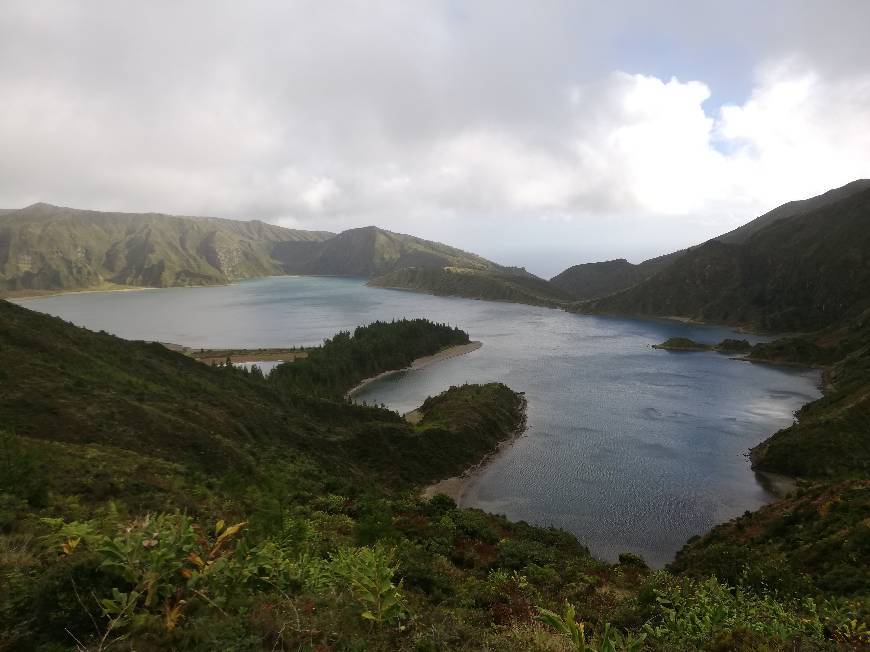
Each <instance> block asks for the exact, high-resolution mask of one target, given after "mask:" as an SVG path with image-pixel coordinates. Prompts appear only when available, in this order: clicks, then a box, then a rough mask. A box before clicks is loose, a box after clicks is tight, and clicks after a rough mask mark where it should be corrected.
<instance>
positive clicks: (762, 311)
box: [578, 189, 870, 332]
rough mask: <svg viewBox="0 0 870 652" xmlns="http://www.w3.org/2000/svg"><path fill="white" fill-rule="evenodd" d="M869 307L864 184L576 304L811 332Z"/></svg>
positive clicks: (868, 211) (869, 231)
mask: <svg viewBox="0 0 870 652" xmlns="http://www.w3.org/2000/svg"><path fill="white" fill-rule="evenodd" d="M868 306H870V189H868V190H863V191H859V192H857V193H852V194H850V195H849V196H847V197H846V198H845V199H840V200H838V201H835V202H833V203H828V204H825V205H824V206H822V207H821V208H816V209H814V210H810V211H809V212H807V213H804V214H802V215H799V216H794V217H791V218H790V219H787V220H778V221H775V222H773V223H771V224H768V225H767V226H764V227H762V228H760V229H758V230H757V231H755V232H754V233H752V234H751V235H749V236H748V237H747V238H746V240H745V241H744V242H742V243H738V242H720V241H718V240H712V241H710V242H707V243H705V244H703V245H701V246H699V247H696V248H694V249H692V250H690V251H688V252H686V253H685V254H684V255H683V256H681V257H680V258H679V259H678V260H677V261H675V262H674V263H672V264H671V265H670V266H669V267H667V268H666V269H665V270H662V271H660V272H659V273H658V274H656V275H655V276H653V277H652V278H650V279H648V280H646V281H644V282H642V283H640V284H639V285H636V286H635V287H632V288H630V289H628V290H624V291H622V292H619V293H616V294H613V295H611V296H608V297H603V298H601V299H596V300H593V301H590V302H586V303H583V304H580V305H579V307H578V309H579V310H582V311H591V312H604V313H623V314H635V315H656V316H668V317H669V316H679V317H686V318H691V319H698V320H703V321H709V322H717V323H725V324H734V325H743V326H750V327H753V328H758V329H762V330H768V331H779V332H784V331H785V332H788V331H814V330H817V329H820V328H824V327H826V326H829V325H831V324H834V323H836V322H838V321H840V320H843V319H846V318H848V317H850V316H852V315H855V314H858V313H860V312H861V311H862V310H863V309H865V308H866V307H868Z"/></svg>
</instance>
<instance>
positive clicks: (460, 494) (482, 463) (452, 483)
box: [409, 396, 529, 507]
mask: <svg viewBox="0 0 870 652" xmlns="http://www.w3.org/2000/svg"><path fill="white" fill-rule="evenodd" d="M522 399H523V404H522V407H521V408H520V409H521V411H522V418H521V420H520V423H519V424H518V425H517V427H516V429H515V430H514V431H513V432H512V433H511V435H510V436H509V437H508V438H507V439H504V440H502V441H500V442H499V443H498V446H496V448H495V450H493V451H491V452H489V453H487V454H486V455H484V456H483V457H482V458H481V459H479V460H478V461H477V462H475V463H474V464H472V465H471V466H469V467H468V468H467V469H465V470H464V471H463V472H462V473H460V474H459V475H454V476H452V477H449V478H444V479H443V480H439V481H438V482H433V483H432V484H430V485H426V486H425V487H423V489H422V491H421V492H420V495H421V496H422V497H423V498H426V499H427V500H428V499H431V498H432V497H433V496H436V495H437V494H444V495H446V496H450V497H451V498H452V499H453V500H454V501H455V502H456V505H457V507H462V504H461V501H462V499H463V498H464V497H465V492H466V491H467V490H468V488H469V486H470V484H471V481H472V480H474V478H475V476H477V475H478V474H479V473H480V472H481V471H483V470H484V469H486V468H487V467H488V466H489V465H490V464H492V462H493V461H494V460H495V458H496V457H498V456H499V455H501V454H502V453H503V452H505V451H506V450H507V449H508V448H510V447H511V446H513V445H514V444H515V443H516V441H517V440H518V439H519V438H520V437H522V436H523V435H524V434H525V433H526V430H528V426H529V424H528V419H527V417H526V408H527V406H528V401H527V400H526V397H525V396H523V397H522ZM409 414H410V412H409Z"/></svg>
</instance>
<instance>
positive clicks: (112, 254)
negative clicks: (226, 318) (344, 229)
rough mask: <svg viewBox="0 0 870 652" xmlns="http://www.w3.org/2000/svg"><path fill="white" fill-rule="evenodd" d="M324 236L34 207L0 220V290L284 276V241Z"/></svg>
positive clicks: (213, 221)
mask: <svg viewBox="0 0 870 652" xmlns="http://www.w3.org/2000/svg"><path fill="white" fill-rule="evenodd" d="M331 236H332V234H331V233H323V232H317V231H297V230H291V229H284V228H281V227H278V226H273V225H270V224H265V223H264V222H259V221H252V222H239V221H235V220H221V219H215V218H186V217H185V218H182V217H173V216H171V215H159V214H154V213H148V214H132V213H101V212H97V211H81V210H74V209H71V208H61V207H58V206H50V205H48V204H34V205H33V206H28V207H27V208H23V209H21V210H14V211H7V212H5V213H2V214H0V291H7V292H14V291H19V292H25V293H26V292H27V291H33V290H75V289H88V288H97V289H102V288H105V287H111V286H146V287H166V286H175V285H214V284H220V283H228V282H230V281H233V280H237V279H242V278H250V277H254V276H268V275H271V274H281V273H283V265H282V260H281V259H280V257H279V252H278V248H279V246H280V245H282V244H283V243H288V242H292V243H303V244H304V243H306V242H308V243H315V242H318V241H320V240H324V239H327V238H329V237H331Z"/></svg>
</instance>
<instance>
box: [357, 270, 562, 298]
mask: <svg viewBox="0 0 870 652" xmlns="http://www.w3.org/2000/svg"><path fill="white" fill-rule="evenodd" d="M369 285H372V286H374V287H385V288H399V289H404V290H413V291H416V292H427V293H429V294H435V295H442V296H460V297H466V298H469V299H486V300H488V301H510V302H513V303H526V304H530V305H535V306H547V307H551V308H556V307H561V306H564V305H566V304H567V303H568V302H570V297H569V295H567V294H566V293H564V292H562V291H561V290H560V289H559V288H557V287H555V286H554V285H552V284H551V283H549V282H548V281H545V280H544V279H542V278H538V277H537V276H533V275H532V274H528V273H525V272H524V271H514V270H510V269H505V268H502V269H500V270H491V269H482V270H481V269H468V268H462V267H439V268H427V267H406V268H402V269H397V270H395V271H393V272H390V273H387V274H384V275H382V276H378V277H376V278H374V279H372V280H371V281H369Z"/></svg>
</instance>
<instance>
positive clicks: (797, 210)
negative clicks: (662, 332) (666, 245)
mask: <svg viewBox="0 0 870 652" xmlns="http://www.w3.org/2000/svg"><path fill="white" fill-rule="evenodd" d="M867 189H870V180H868V179H860V180H858V181H853V182H852V183H849V184H846V185H845V186H843V187H841V188H836V189H834V190H829V191H828V192H826V193H824V194H822V195H818V196H817V197H812V198H810V199H802V200H798V201H791V202H788V203H786V204H783V205H782V206H779V207H777V208H775V209H773V210H772V211H769V212H768V213H765V214H764V215H762V216H760V217H757V218H755V219H754V220H752V221H751V222H748V223H746V224H744V225H743V226H741V227H738V228H737V229H734V230H733V231H729V232H728V233H725V234H723V235H721V236H719V237H717V238H714V239H713V240H714V241H719V242H721V243H726V244H742V243H744V242H746V240H747V239H749V237H751V236H752V235H753V234H755V233H757V232H758V231H760V230H762V229H763V228H765V227H767V226H769V225H771V224H773V223H774V222H777V221H780V220H788V219H789V218H792V217H797V216H800V215H804V214H806V213H809V212H811V211H814V210H817V209H820V208H822V207H824V206H827V205H829V204H832V203H835V202H838V201H840V200H842V199H845V198H847V197H849V196H851V195H853V194H855V193H858V192H861V191H863V190H867ZM705 244H709V243H705ZM703 246H704V245H703V244H702V245H698V247H703ZM698 247H691V248H689V249H687V250H682V251H675V252H673V253H670V254H666V255H664V256H659V257H658V258H651V259H650V260H646V261H644V262H642V263H640V264H639V265H633V264H631V263H628V262H627V261H624V260H613V261H607V262H598V263H588V264H585V265H574V266H573V267H569V268H568V269H566V270H565V271H563V272H561V273H560V274H558V275H557V276H555V277H553V278H552V279H550V280H551V281H552V282H553V283H555V284H556V285H558V286H559V287H560V288H562V289H563V290H564V291H566V292H568V293H569V294H571V295H572V296H573V297H574V298H575V299H577V300H581V301H585V300H589V299H597V298H600V297H604V296H607V295H609V294H614V293H617V292H621V291H622V290H626V289H628V288H631V287H633V286H635V285H637V284H638V283H641V282H642V281H644V280H645V279H648V278H651V277H653V276H654V275H655V274H657V273H658V272H660V271H662V270H665V269H667V268H668V267H670V265H672V264H673V263H675V262H677V261H678V260H679V259H681V258H682V257H683V255H684V254H686V253H688V252H691V251H693V250H694V249H697V248H698ZM667 314H675V313H667Z"/></svg>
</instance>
